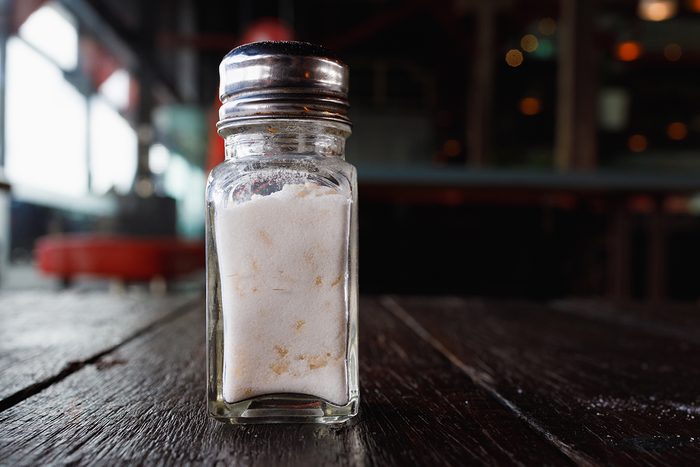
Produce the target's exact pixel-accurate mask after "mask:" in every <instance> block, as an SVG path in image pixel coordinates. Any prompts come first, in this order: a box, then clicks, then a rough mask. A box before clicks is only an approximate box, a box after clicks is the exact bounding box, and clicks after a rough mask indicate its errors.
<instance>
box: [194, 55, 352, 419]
mask: <svg viewBox="0 0 700 467" xmlns="http://www.w3.org/2000/svg"><path fill="white" fill-rule="evenodd" d="M219 71H220V75H221V85H220V97H221V102H222V106H221V108H220V110H219V117H220V119H219V122H218V124H217V128H218V132H219V134H220V135H221V137H222V138H223V139H224V141H225V148H226V160H225V161H224V162H223V163H222V164H220V165H219V166H217V167H216V168H214V169H213V170H212V172H211V174H210V176H209V180H208V182H207V193H206V205H207V227H206V231H207V234H206V242H207V348H208V350H207V360H208V362H207V369H208V375H207V380H208V381H207V383H208V388H207V392H208V408H209V412H210V414H211V415H212V416H213V417H215V418H216V419H219V420H221V421H225V422H230V423H265V422H313V423H339V422H344V421H347V420H349V419H350V418H351V417H353V416H354V415H356V414H357V411H358V406H359V388H358V374H357V373H358V363H357V202H356V201H357V187H356V186H357V183H356V173H355V168H354V167H353V166H352V165H350V164H349V163H347V162H345V160H344V159H345V139H346V138H347V137H348V136H349V135H350V120H349V119H348V116H347V110H348V99H347V93H348V68H347V66H346V65H344V64H343V63H342V62H341V61H339V60H338V59H337V58H335V57H334V56H333V55H332V54H331V53H330V52H329V51H327V50H325V49H323V48H321V47H318V46H315V45H312V44H308V43H302V42H257V43H251V44H246V45H243V46H240V47H237V48H235V49H233V50H232V51H231V52H230V53H229V54H228V55H226V56H225V57H224V59H223V61H222V62H221V65H220V68H219Z"/></svg>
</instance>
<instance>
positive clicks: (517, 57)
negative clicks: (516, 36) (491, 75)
mask: <svg viewBox="0 0 700 467" xmlns="http://www.w3.org/2000/svg"><path fill="white" fill-rule="evenodd" d="M506 63H507V64H508V66H511V67H513V68H515V67H519V66H520V65H522V63H523V53H522V52H521V51H519V50H517V49H510V50H509V51H508V52H506Z"/></svg>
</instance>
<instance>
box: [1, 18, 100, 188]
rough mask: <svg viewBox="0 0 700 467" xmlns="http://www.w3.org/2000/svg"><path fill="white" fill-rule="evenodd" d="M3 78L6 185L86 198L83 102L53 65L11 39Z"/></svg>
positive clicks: (21, 43)
mask: <svg viewBox="0 0 700 467" xmlns="http://www.w3.org/2000/svg"><path fill="white" fill-rule="evenodd" d="M35 14H36V13H35ZM6 79H7V100H6V105H7V108H6V115H7V117H6V120H5V131H6V138H5V144H6V146H5V149H6V159H5V170H6V173H7V176H8V178H9V179H10V181H11V182H13V183H15V184H17V185H21V186H23V187H31V188H35V189H39V190H42V191H51V192H54V193H57V194H65V195H82V194H85V193H86V192H87V179H88V175H87V164H86V160H87V156H86V141H87V133H86V128H87V115H86V114H87V104H86V100H85V97H84V96H83V95H82V94H80V92H78V90H77V89H76V88H75V87H73V86H72V85H71V84H70V83H68V82H67V81H66V80H65V78H64V76H63V72H62V70H61V69H60V68H59V67H58V66H56V65H55V64H54V63H52V62H51V61H50V60H49V59H47V58H46V57H44V56H43V55H42V54H41V53H39V52H38V51H36V50H35V49H33V48H32V47H30V46H29V45H28V44H26V43H25V42H24V41H22V40H21V39H18V38H16V37H13V38H11V39H10V40H9V41H8V43H7V76H6Z"/></svg>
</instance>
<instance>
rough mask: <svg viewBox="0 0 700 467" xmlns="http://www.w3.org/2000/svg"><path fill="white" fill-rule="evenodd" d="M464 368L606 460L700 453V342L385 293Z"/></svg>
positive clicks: (692, 458)
mask: <svg viewBox="0 0 700 467" xmlns="http://www.w3.org/2000/svg"><path fill="white" fill-rule="evenodd" d="M383 303H384V304H385V306H387V307H388V308H390V309H392V311H393V312H394V313H395V314H396V315H397V316H399V317H400V318H402V319H404V320H405V321H406V322H407V323H408V324H409V325H411V326H413V327H414V329H415V330H416V332H418V333H424V337H426V339H427V340H428V341H430V342H432V344H433V346H434V347H436V348H437V349H439V350H440V351H441V352H442V353H443V354H445V355H448V356H450V357H451V358H453V359H455V360H457V361H458V364H461V365H462V367H463V369H464V370H465V372H467V373H469V372H473V373H475V374H477V375H479V377H478V378H476V379H477V381H478V382H479V384H481V385H482V386H484V387H487V388H490V389H491V390H492V391H494V393H495V394H496V395H497V396H498V397H500V398H502V399H503V401H504V402H505V403H506V404H510V405H512V406H513V407H514V408H515V409H517V410H519V411H520V412H521V413H523V414H524V416H526V417H528V418H529V419H531V420H533V422H534V423H536V424H538V425H539V426H541V427H542V428H543V429H544V430H546V431H547V432H548V433H551V434H553V435H554V436H556V438H557V439H558V440H561V441H562V442H564V443H566V444H567V445H568V446H571V447H572V448H573V449H575V450H576V451H577V452H582V453H585V454H586V455H587V456H590V457H591V458H593V459H594V460H595V461H596V462H600V463H606V464H613V465H619V464H630V463H632V464H644V465H692V464H697V463H698V462H699V461H700V423H698V422H699V421H700V368H698V365H697V356H698V355H700V344H698V343H697V342H694V341H692V340H689V339H684V338H683V337H682V336H673V337H668V336H661V335H658V334H655V333H653V332H648V331H647V330H645V329H641V328H639V327H631V326H627V325H625V324H618V323H614V322H607V321H598V320H590V319H586V318H583V317H581V316H578V315H574V314H569V313H567V314H565V313H558V312H555V311H553V310H551V309H548V308H547V307H546V306H542V305H533V304H527V303H496V302H484V301H480V300H459V299H449V300H447V299H445V300H435V299H417V298H414V299H406V298H404V299H398V300H395V299H393V298H386V299H385V301H384V302H383Z"/></svg>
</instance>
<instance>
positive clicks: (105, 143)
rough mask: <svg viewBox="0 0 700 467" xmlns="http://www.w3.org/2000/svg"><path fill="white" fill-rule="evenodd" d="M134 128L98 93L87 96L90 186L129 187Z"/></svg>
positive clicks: (122, 189)
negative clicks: (88, 97) (90, 96)
mask: <svg viewBox="0 0 700 467" xmlns="http://www.w3.org/2000/svg"><path fill="white" fill-rule="evenodd" d="M137 144H138V142H137V139H136V131H134V129H133V128H132V127H131V125H129V122H128V121H127V120H126V119H125V118H124V117H122V116H121V115H120V114H119V112H117V111H116V110H115V109H114V108H113V107H112V106H110V105H109V104H108V103H107V101H106V100H105V99H104V98H103V97H100V96H93V97H92V98H91V99H90V173H91V175H92V190H93V191H94V192H95V193H97V194H104V193H106V192H108V191H109V190H110V189H112V187H114V189H115V190H116V191H118V192H119V193H126V192H127V191H129V188H130V187H131V184H132V182H133V180H134V174H135V173H136V158H137V156H136V151H137Z"/></svg>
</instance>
